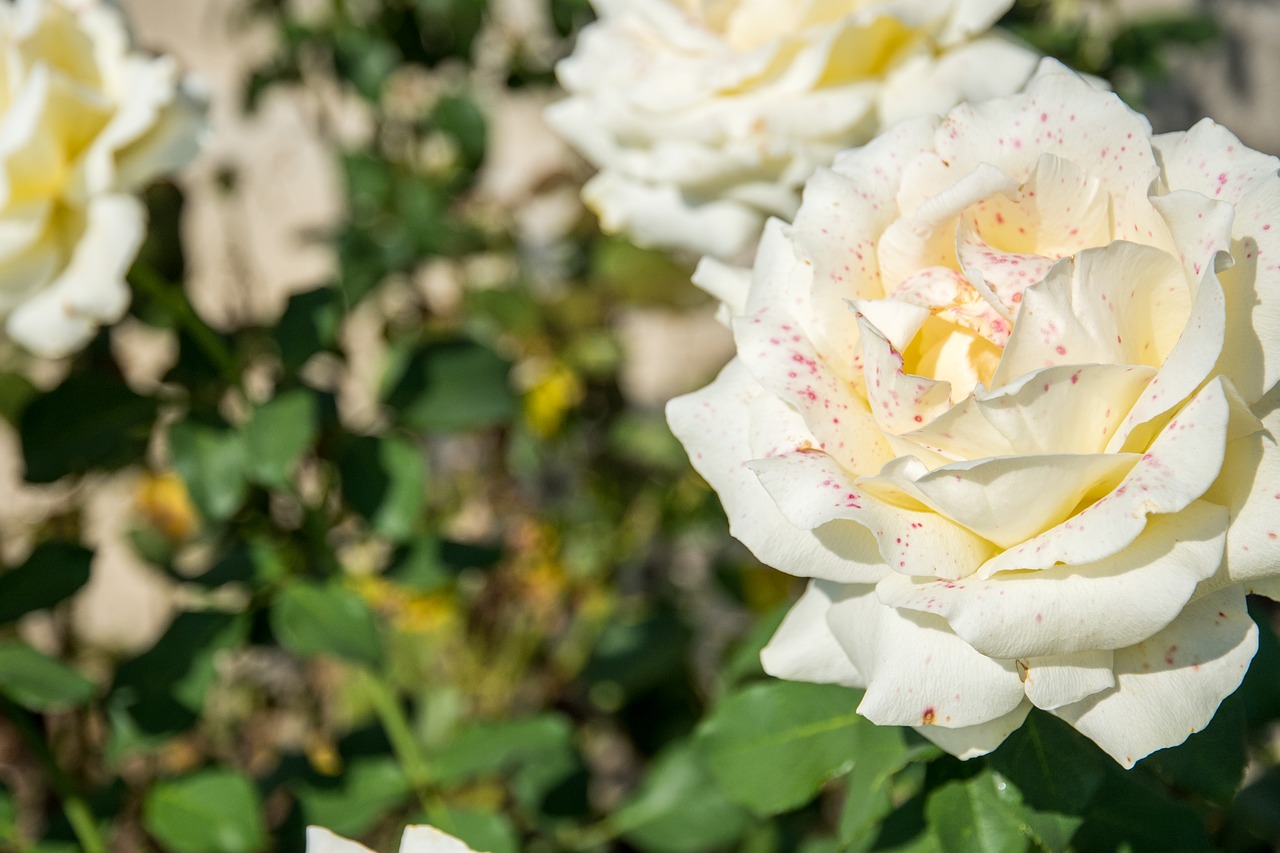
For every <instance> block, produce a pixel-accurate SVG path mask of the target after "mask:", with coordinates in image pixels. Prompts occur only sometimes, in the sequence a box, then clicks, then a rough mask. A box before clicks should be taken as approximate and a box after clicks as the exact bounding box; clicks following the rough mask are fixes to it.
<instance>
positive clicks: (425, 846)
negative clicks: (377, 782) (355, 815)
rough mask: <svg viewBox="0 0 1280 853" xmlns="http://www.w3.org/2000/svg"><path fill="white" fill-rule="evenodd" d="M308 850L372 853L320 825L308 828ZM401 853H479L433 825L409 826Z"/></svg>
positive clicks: (401, 840)
mask: <svg viewBox="0 0 1280 853" xmlns="http://www.w3.org/2000/svg"><path fill="white" fill-rule="evenodd" d="M307 853H369V848H368V847H365V846H364V845H363V844H357V843H356V842H354V841H348V840H347V839H345V838H342V837H341V836H338V835H335V834H333V833H332V832H330V831H329V830H327V829H324V828H322V827H319V826H309V827H307ZM400 853H475V851H474V850H472V849H471V848H470V847H468V846H467V845H465V844H463V843H462V842H461V841H459V840H458V839H456V838H454V837H453V836H452V835H446V834H445V833H443V832H441V831H440V830H438V829H435V828H434V827H430V826H407V827H405V830H404V835H403V836H402V837H401V839H400Z"/></svg>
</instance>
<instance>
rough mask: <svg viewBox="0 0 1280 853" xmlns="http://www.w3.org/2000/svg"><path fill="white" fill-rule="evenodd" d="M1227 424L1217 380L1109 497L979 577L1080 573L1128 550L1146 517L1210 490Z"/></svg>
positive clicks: (995, 561)
mask: <svg viewBox="0 0 1280 853" xmlns="http://www.w3.org/2000/svg"><path fill="white" fill-rule="evenodd" d="M1230 422H1231V405H1230V402H1229V401H1228V398H1227V391H1226V390H1225V388H1224V386H1223V383H1222V380H1220V379H1219V380H1214V381H1212V382H1210V383H1209V384H1208V385H1206V386H1205V388H1204V389H1203V390H1202V391H1201V392H1200V393H1199V394H1197V395H1196V397H1195V398H1194V399H1193V400H1192V401H1191V402H1190V403H1188V404H1187V406H1186V407H1185V408H1184V409H1183V410H1182V411H1181V412H1179V413H1178V416H1177V417H1176V418H1174V419H1173V420H1172V421H1170V422H1169V424H1168V425H1167V426H1166V427H1165V428H1164V429H1163V430H1162V431H1161V433H1160V434H1159V435H1158V436H1157V438H1156V440H1155V441H1154V442H1153V443H1152V445H1151V446H1150V448H1148V449H1147V452H1146V453H1145V454H1143V457H1142V459H1141V460H1140V461H1139V462H1138V464H1136V465H1135V466H1134V467H1133V470H1132V471H1130V472H1129V475H1128V476H1127V477H1125V479H1124V481H1123V482H1121V484H1120V485H1119V486H1118V487H1117V488H1116V489H1115V490H1114V491H1113V492H1111V494H1109V495H1107V496H1106V497H1104V498H1103V499H1101V500H1100V501H1098V502H1097V503H1094V504H1092V505H1091V506H1089V507H1086V508H1085V509H1084V510H1083V511H1081V512H1080V513H1078V514H1077V515H1075V516H1073V517H1072V518H1070V519H1069V520H1067V521H1066V522H1064V523H1062V524H1060V525H1058V526H1057V527H1054V528H1053V529H1051V530H1047V531H1045V532H1044V533H1042V534H1040V535H1039V536H1037V537H1035V538H1034V539H1030V540H1028V541H1026V542H1024V543H1023V544H1021V545H1018V546H1016V547H1013V548H1009V549H1008V550H1005V551H1002V552H1001V553H1000V554H998V555H996V556H995V557H994V558H992V559H991V560H990V561H988V562H987V563H986V564H985V565H984V566H982V568H981V569H980V570H979V572H980V575H981V576H982V577H991V576H992V575H994V574H996V573H997V572H1002V571H1008V570H1018V569H1045V568H1048V567H1049V566H1052V565H1054V564H1055V563H1065V564H1067V565H1069V566H1079V565H1083V564H1086V563H1093V562H1097V561H1099V560H1102V559H1104V558H1106V557H1110V556H1111V555H1112V554H1116V553H1118V552H1119V551H1120V550H1121V549H1123V548H1126V547H1128V546H1129V545H1130V544H1131V543H1132V542H1133V541H1134V540H1135V539H1137V538H1138V536H1139V535H1140V534H1141V533H1142V531H1143V530H1144V529H1145V528H1146V526H1147V516H1149V515H1153V514H1161V513H1173V512H1179V511H1181V510H1183V509H1185V508H1186V507H1188V506H1189V505H1190V504H1191V503H1192V502H1193V501H1195V500H1196V499H1198V498H1199V497H1201V496H1202V495H1204V493H1205V492H1206V491H1207V490H1208V489H1209V487H1210V486H1212V485H1213V483H1214V481H1215V480H1217V478H1218V473H1219V471H1221V470H1222V461H1223V457H1224V454H1225V450H1226V444H1227V441H1228V439H1229V438H1230V437H1231V430H1230Z"/></svg>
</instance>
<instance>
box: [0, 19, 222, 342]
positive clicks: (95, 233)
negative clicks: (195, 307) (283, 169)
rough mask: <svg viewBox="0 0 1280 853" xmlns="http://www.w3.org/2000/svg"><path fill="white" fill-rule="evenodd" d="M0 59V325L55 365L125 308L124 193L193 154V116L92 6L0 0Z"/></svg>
mask: <svg viewBox="0 0 1280 853" xmlns="http://www.w3.org/2000/svg"><path fill="white" fill-rule="evenodd" d="M0 60H2V61H3V66H2V67H3V69H4V70H3V73H2V74H0V321H3V323H4V332H5V334H6V335H7V336H8V337H9V338H11V339H13V340H15V341H17V342H18V343H19V344H21V345H22V346H24V347H25V348H27V349H29V350H31V351H32V352H34V353H36V354H38V355H44V356H51V357H56V356H61V355H65V354H68V353H70V352H72V351H74V350H75V349H77V348H78V347H80V346H83V345H84V344H85V343H86V342H87V341H88V340H89V338H90V337H92V335H93V333H94V332H95V330H96V329H97V328H98V326H99V325H101V324H103V323H111V322H114V321H116V320H118V319H119V318H120V317H121V315H123V313H124V311H125V309H126V308H127V307H128V303H129V291H128V288H127V287H126V285H125V280H124V276H125V273H126V272H127V270H128V268H129V265H130V264H131V263H132V261H133V258H134V256H135V255H136V254H137V250H138V247H139V246H140V245H141V244H142V240H143V237H144V236H145V230H146V229H145V211H144V209H143V207H142V205H141V203H140V202H139V201H138V200H137V199H136V198H134V197H133V196H132V195H130V193H131V192H132V191H134V190H135V189H137V188H138V187H139V186H140V185H141V184H143V183H145V182H146V181H149V180H151V179H152V178H154V177H155V176H157V175H159V174H161V173H163V172H167V171H169V170H172V169H174V168H177V167H178V166H180V165H182V164H183V163H185V162H186V161H187V160H189V159H190V158H191V157H192V156H193V155H194V154H195V151H196V148H197V139H198V136H199V131H200V128H201V111H200V110H199V108H198V105H197V104H196V101H195V99H194V98H193V97H192V96H191V94H190V93H189V92H188V91H187V90H185V89H184V88H183V85H182V82H181V80H180V77H179V74H178V71H177V68H176V67H175V66H174V63H173V62H172V61H171V60H170V59H167V58H159V59H154V58H151V57H148V56H145V55H143V54H140V53H138V52H136V51H134V50H133V49H132V48H131V47H130V44H129V34H128V32H127V30H126V28H125V24H124V21H123V19H122V17H121V14H120V12H119V10H117V9H116V8H115V7H114V6H113V5H110V4H108V3H106V2H104V0H17V2H16V3H12V4H11V3H3V4H0Z"/></svg>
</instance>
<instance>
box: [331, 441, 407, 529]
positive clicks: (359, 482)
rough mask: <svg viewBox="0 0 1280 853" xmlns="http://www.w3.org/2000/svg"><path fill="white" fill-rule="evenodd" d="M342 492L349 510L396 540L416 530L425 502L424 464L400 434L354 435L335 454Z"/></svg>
mask: <svg viewBox="0 0 1280 853" xmlns="http://www.w3.org/2000/svg"><path fill="white" fill-rule="evenodd" d="M338 471H339V473H340V474H341V476H342V492H343V494H344V495H345V496H346V499H347V502H348V503H350V505H351V508H352V509H354V510H355V511H356V512H358V513H360V515H362V516H363V517H364V518H366V519H367V520H368V521H369V523H370V524H372V525H373V528H374V530H376V531H377V532H379V533H381V534H382V535H383V536H385V537H387V538H388V539H390V540H392V541H394V542H403V541H405V540H407V539H410V538H412V536H413V535H414V533H415V532H417V527H418V523H419V520H420V516H421V514H422V508H423V507H424V506H425V505H426V500H427V463H426V459H425V457H424V456H423V454H422V451H420V450H419V449H418V448H417V447H416V446H415V445H413V444H412V443H410V442H408V441H404V440H402V439H398V438H384V439H379V438H374V437H372V436H352V437H351V438H350V439H349V440H348V441H347V444H346V445H345V447H344V448H343V451H342V454H341V455H340V456H339V457H338Z"/></svg>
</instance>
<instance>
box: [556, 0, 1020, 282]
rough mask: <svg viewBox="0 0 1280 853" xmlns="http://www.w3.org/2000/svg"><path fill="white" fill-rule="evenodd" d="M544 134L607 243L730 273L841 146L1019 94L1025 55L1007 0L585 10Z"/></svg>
mask: <svg viewBox="0 0 1280 853" xmlns="http://www.w3.org/2000/svg"><path fill="white" fill-rule="evenodd" d="M593 5H594V6H595V8H596V11H597V13H598V15H599V20H598V21H597V22H596V23H595V24H593V25H591V26H588V27H586V28H585V29H584V30H583V31H582V33H581V34H580V36H579V39H578V44H577V48H576V50H575V52H574V54H573V55H572V56H571V57H569V58H568V59H566V60H564V61H563V62H561V63H560V65H559V66H558V67H557V69H556V70H557V73H558V75H559V77H560V81H561V83H563V85H564V87H565V88H566V89H567V90H568V91H569V93H570V96H571V97H570V98H569V99H568V100H566V101H563V102H561V103H560V104H558V105H556V106H554V107H553V108H552V109H551V110H549V111H548V113H547V117H548V120H549V121H550V122H551V123H552V124H553V126H555V127H556V128H557V129H558V130H559V131H560V132H561V133H562V134H564V136H565V137H566V138H567V139H568V140H569V141H570V142H572V143H573V145H574V146H575V147H577V148H578V149H579V150H580V151H581V152H582V153H583V155H585V156H586V158H587V159H588V160H590V161H591V162H592V163H594V164H595V165H596V166H598V167H599V169H600V173H599V174H598V175H597V176H596V177H595V178H594V179H592V180H591V181H590V182H589V183H588V184H587V186H586V188H585V190H584V197H585V198H586V200H587V202H588V204H589V205H590V206H591V207H593V208H594V209H595V211H596V212H597V214H599V216H600V221H601V225H602V226H603V227H604V228H605V230H607V231H622V232H627V233H629V235H630V236H631V238H632V239H634V240H635V241H636V242H637V243H640V244H642V245H646V246H654V247H660V248H669V249H684V250H689V251H692V252H697V253H700V254H707V255H712V256H715V257H718V258H722V259H735V258H740V257H742V256H744V255H745V253H746V252H748V251H750V249H751V248H753V247H754V245H755V242H756V240H757V239H758V238H759V236H760V229H761V227H762V225H763V223H764V220H765V218H766V217H767V216H770V215H773V216H780V217H783V218H787V219H789V218H790V217H791V215H792V214H793V213H795V208H796V204H797V202H798V200H799V193H798V191H799V188H800V186H801V185H803V183H804V181H805V179H807V178H808V177H809V175H810V174H812V172H813V170H814V169H815V168H817V167H818V166H823V165H826V164H828V163H830V162H831V158H832V157H833V156H834V155H835V153H836V152H837V151H839V150H841V149H842V148H848V147H850V146H853V145H859V144H861V143H863V142H866V141H867V140H868V139H870V138H871V137H872V136H873V135H874V134H876V133H877V132H878V131H879V130H880V129H881V128H882V127H883V126H885V125H887V124H889V123H891V122H893V121H896V120H898V119H901V118H906V117H909V116H918V115H926V114H931V113H935V112H943V111H945V110H947V109H949V108H950V107H952V106H954V105H955V104H956V103H958V102H959V101H961V100H970V101H975V100H981V99H984V98H988V97H992V96H995V95H1005V94H1009V93H1010V92H1014V91H1017V90H1018V89H1019V88H1020V87H1021V86H1022V84H1023V83H1025V82H1026V80H1027V78H1028V77H1029V76H1030V75H1031V72H1032V71H1033V70H1034V67H1035V62H1036V57H1035V56H1034V55H1033V54H1032V53H1031V52H1030V51H1028V50H1027V49H1025V48H1023V47H1020V46H1019V45H1016V44H1014V43H1013V42H1011V41H1010V40H1008V39H1006V38H1004V37H1001V36H997V35H994V34H986V35H983V34H984V33H987V31H988V30H989V28H990V27H991V25H992V23H994V22H995V20H996V19H997V18H999V17H1000V15H1001V14H1002V13H1003V12H1004V11H1005V10H1007V9H1008V8H1009V6H1011V5H1012V0H834V2H829V1H828V0H796V1H795V2H782V0H593Z"/></svg>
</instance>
